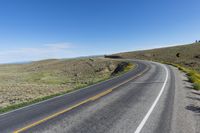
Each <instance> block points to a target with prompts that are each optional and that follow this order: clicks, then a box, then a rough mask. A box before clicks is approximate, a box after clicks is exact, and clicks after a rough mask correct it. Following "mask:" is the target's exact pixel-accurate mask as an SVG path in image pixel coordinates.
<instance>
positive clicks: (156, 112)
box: [0, 61, 175, 133]
mask: <svg viewBox="0 0 200 133" xmlns="http://www.w3.org/2000/svg"><path fill="white" fill-rule="evenodd" d="M133 62H135V63H136V64H137V68H135V69H134V70H132V71H130V72H129V73H126V74H124V75H122V76H119V77H116V78H113V79H110V80H108V81H104V82H101V83H99V84H96V85H93V86H90V87H87V88H84V89H81V90H78V91H75V92H73V93H69V94H66V95H63V96H59V97H56V98H53V99H50V100H47V101H44V102H41V103H38V104H34V105H31V106H28V107H25V108H22V109H19V110H15V111H12V112H9V113H6V114H3V115H0V132H1V133H4V132H5V133H7V132H8V133H9V132H15V133H21V132H23V133H24V132H27V133H30V132H38V133H42V132H44V133H51V132H55V133H59V132H61V133H134V132H135V133H169V132H171V130H172V129H171V125H172V116H173V115H172V114H173V104H174V94H175V93H174V92H175V76H174V73H173V71H172V70H171V68H170V67H168V66H165V65H163V64H158V63H154V62H147V61H133Z"/></svg>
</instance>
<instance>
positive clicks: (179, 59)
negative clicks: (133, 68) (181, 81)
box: [114, 42, 200, 89]
mask: <svg viewBox="0 0 200 133" xmlns="http://www.w3.org/2000/svg"><path fill="white" fill-rule="evenodd" d="M114 56H119V57H121V58H133V59H143V60H152V61H158V62H163V63H167V64H171V65H175V66H176V67H178V68H179V69H181V70H183V71H184V72H186V73H187V74H188V76H189V80H190V81H191V82H193V83H194V88H195V89H200V43H199V42H198V43H193V44H187V45H181V46H174V47H166V48H158V49H152V50H143V51H133V52H126V53H119V54H115V55H114Z"/></svg>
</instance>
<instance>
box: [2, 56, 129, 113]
mask: <svg viewBox="0 0 200 133" xmlns="http://www.w3.org/2000/svg"><path fill="white" fill-rule="evenodd" d="M120 64H123V63H122V62H120V61H113V60H109V59H100V58H90V59H88V58H87V59H69V60H56V59H55V60H43V61H38V62H32V63H30V64H18V65H16V64H15V65H14V64H13V65H12V64H9V65H0V81H1V82H0V111H2V108H5V107H8V106H10V109H11V108H13V106H11V105H17V106H18V105H19V106H22V105H21V104H22V103H28V102H37V101H40V100H43V99H46V98H49V97H52V96H55V95H59V94H62V93H66V92H69V91H72V90H75V89H78V88H81V87H84V86H88V85H91V84H93V83H96V82H99V81H102V80H105V79H107V78H110V77H111V76H112V75H114V74H113V72H115V71H116V68H117V67H118V66H119V65H120ZM125 67H128V65H126V66H125ZM117 73H118V72H117ZM115 74H116V73H115ZM2 94H3V95H2ZM17 106H16V107H17ZM16 107H15V108H16ZM5 110H7V109H5ZM5 110H3V111H5Z"/></svg>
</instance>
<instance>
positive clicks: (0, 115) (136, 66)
mask: <svg viewBox="0 0 200 133" xmlns="http://www.w3.org/2000/svg"><path fill="white" fill-rule="evenodd" d="M132 61H133V60H132ZM136 68H138V64H136V65H135V68H134V69H133V70H132V71H134V70H135V69H136ZM130 72H131V71H128V72H126V73H124V74H127V73H130ZM124 74H122V75H118V76H116V77H113V78H110V79H108V80H105V81H101V82H99V83H96V84H93V85H89V86H86V87H83V88H80V89H77V90H75V91H71V92H68V93H66V94H63V95H59V96H56V97H52V98H50V99H46V100H44V101H40V102H37V103H34V104H30V105H27V106H24V107H21V108H18V109H15V110H11V111H9V112H5V113H2V114H0V117H2V116H4V115H7V114H10V113H13V112H16V111H19V110H21V109H25V108H28V107H32V106H36V105H38V104H41V103H45V102H47V101H50V100H53V99H56V98H60V97H63V96H66V95H70V94H73V93H76V92H78V91H82V90H85V89H88V88H90V87H93V86H95V85H99V84H102V83H104V82H108V81H110V80H114V79H116V78H119V77H121V76H123V75H124Z"/></svg>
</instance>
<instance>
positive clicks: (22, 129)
mask: <svg viewBox="0 0 200 133" xmlns="http://www.w3.org/2000/svg"><path fill="white" fill-rule="evenodd" d="M148 70H149V67H147V68H146V69H145V70H144V71H143V72H141V73H140V74H138V75H136V76H134V77H132V78H130V79H128V80H126V81H124V82H122V83H120V84H118V85H116V86H114V87H112V88H110V89H108V90H106V91H104V92H101V93H99V94H97V95H95V96H92V97H90V98H88V99H86V100H84V101H82V102H80V103H78V104H75V105H73V106H71V107H69V108H67V109H64V110H62V111H59V112H57V113H55V114H52V115H50V116H47V117H45V118H43V119H41V120H39V121H36V122H34V123H32V124H30V125H27V126H25V127H23V128H21V129H18V130H16V131H14V132H13V133H20V132H23V131H26V130H28V129H30V128H32V127H35V126H37V125H39V124H41V123H43V122H45V121H48V120H50V119H52V118H55V117H57V116H59V115H61V114H64V113H66V112H68V111H70V110H72V109H74V108H77V107H79V106H81V105H83V104H85V103H88V102H89V101H95V100H97V99H99V98H101V97H103V96H105V95H107V94H109V93H111V92H112V91H113V90H114V89H116V88H118V87H120V86H121V85H124V84H125V83H127V82H129V81H131V80H133V79H136V78H137V77H139V76H141V75H143V74H144V73H145V72H147V71H148Z"/></svg>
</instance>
